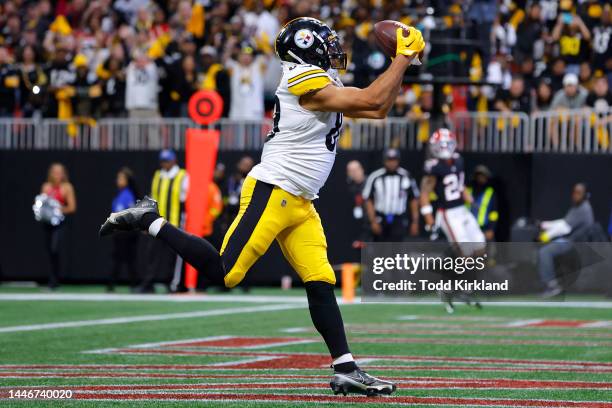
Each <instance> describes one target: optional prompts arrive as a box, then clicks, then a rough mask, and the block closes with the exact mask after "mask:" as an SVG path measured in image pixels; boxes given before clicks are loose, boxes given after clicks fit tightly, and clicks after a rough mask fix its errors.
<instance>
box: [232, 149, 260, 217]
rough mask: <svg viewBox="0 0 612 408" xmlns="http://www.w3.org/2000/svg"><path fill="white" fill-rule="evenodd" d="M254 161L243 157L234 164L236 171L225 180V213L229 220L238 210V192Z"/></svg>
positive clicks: (248, 157) (249, 157)
mask: <svg viewBox="0 0 612 408" xmlns="http://www.w3.org/2000/svg"><path fill="white" fill-rule="evenodd" d="M254 165H255V161H254V160H253V158H252V157H251V156H243V157H242V158H240V160H239V161H238V164H236V171H235V172H234V174H232V175H231V176H230V177H229V179H228V180H227V200H226V201H227V205H226V207H225V208H226V209H227V211H226V213H227V216H229V217H230V218H234V217H235V216H236V215H237V214H238V210H239V209H240V192H241V191H242V184H243V183H244V180H245V179H246V176H247V175H248V174H249V172H250V171H251V169H252V168H253V166H254Z"/></svg>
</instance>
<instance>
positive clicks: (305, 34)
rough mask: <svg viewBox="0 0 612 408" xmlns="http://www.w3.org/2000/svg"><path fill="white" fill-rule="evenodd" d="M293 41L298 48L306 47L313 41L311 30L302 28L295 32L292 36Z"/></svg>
mask: <svg viewBox="0 0 612 408" xmlns="http://www.w3.org/2000/svg"><path fill="white" fill-rule="evenodd" d="M293 41H294V42H295V45H297V46H298V47H300V48H308V47H310V46H311V45H312V43H314V35H313V34H312V31H310V30H307V29H305V28H304V29H302V30H298V32H296V33H295V35H294V36H293Z"/></svg>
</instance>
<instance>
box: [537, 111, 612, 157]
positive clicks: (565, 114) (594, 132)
mask: <svg viewBox="0 0 612 408" xmlns="http://www.w3.org/2000/svg"><path fill="white" fill-rule="evenodd" d="M611 132H612V110H606V111H595V110H591V109H575V110H565V111H552V112H551V111H548V112H536V113H534V114H532V115H531V124H530V131H529V134H530V138H531V146H532V148H533V151H536V152H558V153H612V146H610V134H611Z"/></svg>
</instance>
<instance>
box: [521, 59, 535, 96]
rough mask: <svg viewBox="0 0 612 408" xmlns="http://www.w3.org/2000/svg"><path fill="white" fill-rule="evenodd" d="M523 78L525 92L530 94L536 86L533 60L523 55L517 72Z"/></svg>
mask: <svg viewBox="0 0 612 408" xmlns="http://www.w3.org/2000/svg"><path fill="white" fill-rule="evenodd" d="M518 75H520V76H521V77H522V78H523V82H524V84H525V93H526V94H527V95H531V94H532V93H533V92H534V91H535V89H536V86H537V82H538V81H537V79H536V75H535V62H534V60H533V58H531V57H524V58H523V61H522V62H521V64H520V68H519V74H518Z"/></svg>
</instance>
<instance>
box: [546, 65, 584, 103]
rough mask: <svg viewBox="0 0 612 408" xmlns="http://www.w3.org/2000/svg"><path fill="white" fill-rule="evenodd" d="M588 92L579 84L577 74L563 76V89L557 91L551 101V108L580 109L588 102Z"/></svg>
mask: <svg viewBox="0 0 612 408" xmlns="http://www.w3.org/2000/svg"><path fill="white" fill-rule="evenodd" d="M586 98H587V92H586V90H584V88H581V87H580V86H579V85H578V76H576V74H572V73H569V74H566V75H565V77H563V89H561V90H559V91H557V93H556V94H555V96H554V97H553V100H552V103H551V106H550V107H551V109H580V108H583V107H584V106H585V104H586Z"/></svg>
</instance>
